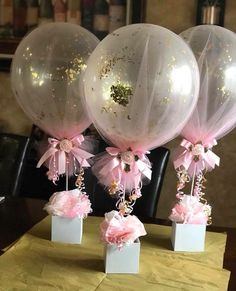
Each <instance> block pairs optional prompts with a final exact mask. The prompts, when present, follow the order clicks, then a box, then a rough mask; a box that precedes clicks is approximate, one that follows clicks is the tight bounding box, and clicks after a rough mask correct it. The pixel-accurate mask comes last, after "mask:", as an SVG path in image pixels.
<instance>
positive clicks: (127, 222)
mask: <svg viewBox="0 0 236 291" xmlns="http://www.w3.org/2000/svg"><path fill="white" fill-rule="evenodd" d="M100 230H101V240H102V241H103V242H105V243H108V244H112V245H116V246H117V247H118V248H122V247H124V246H125V245H129V244H132V243H133V242H134V241H135V240H136V239H137V238H138V237H140V236H143V235H146V234H147V233H146V230H145V228H144V225H143V223H142V222H141V221H140V220H139V219H138V218H137V217H136V216H134V215H129V216H127V217H124V216H121V215H120V214H119V212H118V211H115V210H113V211H111V212H108V213H106V214H105V219H104V221H103V222H102V223H101V225H100Z"/></svg>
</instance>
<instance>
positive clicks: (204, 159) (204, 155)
mask: <svg viewBox="0 0 236 291" xmlns="http://www.w3.org/2000/svg"><path fill="white" fill-rule="evenodd" d="M216 144H217V142H216V140H215V139H214V140H212V141H211V142H208V143H205V144H204V143H203V144H200V143H197V144H192V143H191V142H190V141H188V140H186V139H183V141H182V142H181V144H180V145H181V147H183V150H182V152H181V154H180V155H179V156H178V157H177V159H176V160H175V161H174V167H175V169H178V168H180V167H184V168H185V169H186V170H187V171H188V173H189V174H190V176H192V175H194V173H195V174H196V175H197V174H198V173H199V172H200V171H203V170H206V171H209V170H212V169H214V168H215V166H216V165H217V166H219V164H220V158H219V157H218V156H217V155H216V154H215V153H213V152H212V150H211V149H212V147H213V146H214V145H216ZM198 145H199V147H204V150H203V151H201V152H200V153H199V154H195V153H194V151H193V149H194V147H196V146H198Z"/></svg>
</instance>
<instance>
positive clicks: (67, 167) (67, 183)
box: [66, 157, 69, 191]
mask: <svg viewBox="0 0 236 291" xmlns="http://www.w3.org/2000/svg"><path fill="white" fill-rule="evenodd" d="M68 185H69V161H68V157H66V191H68V188H69V187H68Z"/></svg>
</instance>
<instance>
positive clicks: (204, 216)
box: [169, 195, 211, 224]
mask: <svg viewBox="0 0 236 291" xmlns="http://www.w3.org/2000/svg"><path fill="white" fill-rule="evenodd" d="M210 215H211V207H210V206H209V205H208V204H203V203H201V202H200V201H199V199H198V198H197V197H195V196H190V195H183V197H182V199H181V201H179V202H178V203H176V204H175V206H174V208H173V209H172V212H171V215H170V216H169V219H170V220H172V221H174V222H176V223H187V224H207V222H208V220H209V217H210Z"/></svg>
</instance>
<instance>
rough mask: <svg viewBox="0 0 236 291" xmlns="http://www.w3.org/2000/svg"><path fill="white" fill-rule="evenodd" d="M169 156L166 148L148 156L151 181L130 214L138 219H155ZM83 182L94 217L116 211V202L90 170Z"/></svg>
mask: <svg viewBox="0 0 236 291" xmlns="http://www.w3.org/2000/svg"><path fill="white" fill-rule="evenodd" d="M169 154H170V151H169V150H168V149H167V148H164V147H159V148H156V149H154V150H152V151H151V153H150V154H149V155H148V158H149V159H150V161H151V163H152V180H151V182H150V183H149V184H147V185H143V187H142V197H141V198H139V199H137V201H136V203H135V205H134V210H133V213H132V214H135V215H136V216H138V217H139V218H143V219H148V218H155V217H156V212H157V206H158V201H159V197H160V194H161V188H162V184H163V180H164V175H165V170H166V166H167V163H168V159H169ZM85 182H86V189H87V193H88V195H89V196H90V200H91V203H92V208H93V214H94V215H104V213H105V212H109V211H111V210H115V209H116V202H117V200H116V199H115V198H112V197H111V196H110V195H109V194H108V193H107V191H106V190H105V189H104V187H103V186H101V185H99V184H98V181H97V179H96V177H94V176H93V175H92V174H91V170H90V169H88V170H87V172H86V174H85Z"/></svg>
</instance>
